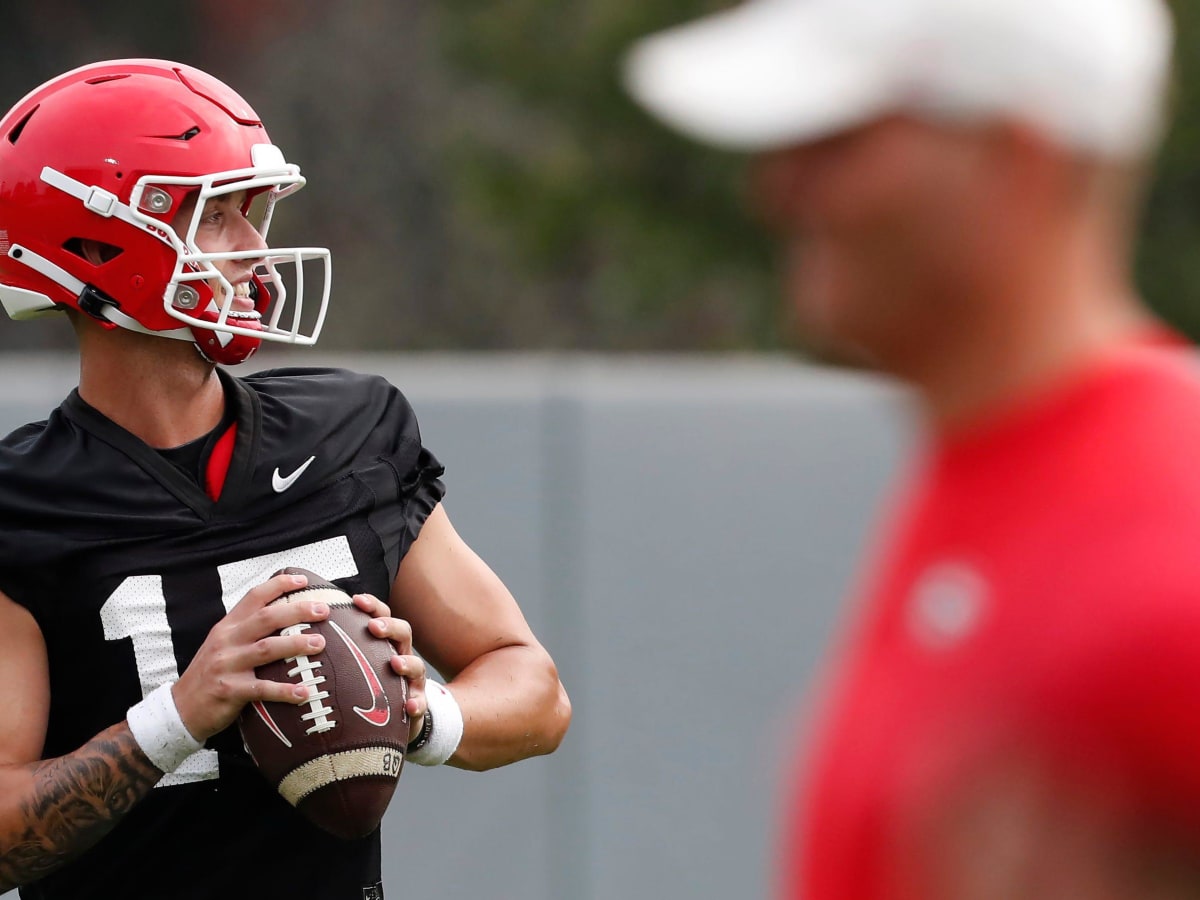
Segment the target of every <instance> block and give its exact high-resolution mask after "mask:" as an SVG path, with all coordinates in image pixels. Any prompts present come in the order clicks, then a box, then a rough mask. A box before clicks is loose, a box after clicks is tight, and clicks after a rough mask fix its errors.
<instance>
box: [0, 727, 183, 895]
mask: <svg viewBox="0 0 1200 900" xmlns="http://www.w3.org/2000/svg"><path fill="white" fill-rule="evenodd" d="M30 775H31V779H30V783H29V785H28V787H27V788H26V790H25V793H26V796H25V797H23V798H22V799H21V800H19V801H18V803H19V807H20V813H19V817H20V822H19V824H17V825H16V826H15V827H14V828H12V829H11V830H10V831H8V833H6V834H0V848H3V852H2V853H0V891H3V890H7V889H8V888H10V887H16V886H17V885H21V884H27V883H28V882H31V881H36V880H37V879H39V878H41V877H43V876H45V875H47V874H49V873H50V872H51V871H53V870H54V869H57V868H58V867H59V866H60V865H62V864H63V863H64V862H66V861H67V860H69V859H72V858H73V857H75V856H77V855H79V854H80V853H82V852H83V851H84V850H86V849H88V848H89V847H91V846H92V845H93V844H95V843H96V842H97V841H99V840H100V839H101V838H102V837H104V835H106V834H108V832H109V831H111V830H112V828H113V827H114V826H115V825H116V824H117V822H119V821H120V820H121V818H122V817H124V815H125V814H126V813H127V812H129V810H130V809H131V808H132V807H133V806H134V804H136V803H137V802H138V801H139V800H141V799H142V798H143V797H145V796H146V794H148V793H149V792H150V790H151V788H153V787H154V785H155V784H157V783H158V780H159V779H160V778H162V772H160V771H159V770H158V769H157V768H155V766H154V764H153V763H151V762H150V761H149V760H148V759H146V755H145V754H144V753H143V752H142V750H141V748H140V747H139V746H138V745H137V742H136V741H134V739H133V735H132V734H131V733H130V731H129V726H127V725H126V724H125V723H123V722H122V723H121V724H119V725H114V726H113V727H112V728H109V729H108V730H106V731H103V732H101V733H100V734H99V735H97V736H96V737H95V738H93V739H92V740H90V741H88V743H86V744H84V745H83V746H82V747H80V748H79V749H78V750H76V751H75V752H74V753H70V754H68V755H66V756H61V757H59V758H57V759H50V760H44V761H42V762H39V763H36V764H34V765H33V766H31V767H30Z"/></svg>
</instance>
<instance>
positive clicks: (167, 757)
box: [125, 682, 204, 774]
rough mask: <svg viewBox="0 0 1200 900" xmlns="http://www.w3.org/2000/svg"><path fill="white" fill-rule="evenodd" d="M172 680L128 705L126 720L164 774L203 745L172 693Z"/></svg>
mask: <svg viewBox="0 0 1200 900" xmlns="http://www.w3.org/2000/svg"><path fill="white" fill-rule="evenodd" d="M171 684H172V683H171V682H168V683H167V684H164V685H162V686H161V687H157V688H155V689H154V690H153V691H151V692H150V693H149V694H147V695H146V696H145V697H143V698H142V702H141V703H135V704H134V705H133V706H131V707H129V714H128V715H127V716H126V718H125V721H126V722H128V723H129V730H130V731H131V732H133V739H134V740H135V741H137V743H138V746H139V747H141V748H142V752H143V753H145V754H146V756H147V758H148V759H149V760H150V762H152V763H154V765H155V766H157V767H158V768H159V769H161V770H162V771H163V773H164V774H165V773H168V772H174V771H175V770H176V769H178V768H179V766H180V765H181V764H182V763H183V761H184V760H185V759H187V758H188V757H189V756H191V755H192V754H193V753H195V752H196V751H197V750H199V749H200V748H201V747H203V746H204V745H203V744H202V743H201V742H200V741H198V740H196V739H195V738H194V737H192V734H191V732H190V731H188V730H187V726H186V725H184V724H183V719H181V718H180V717H179V709H178V708H177V707H176V706H175V697H174V696H173V695H172V694H171Z"/></svg>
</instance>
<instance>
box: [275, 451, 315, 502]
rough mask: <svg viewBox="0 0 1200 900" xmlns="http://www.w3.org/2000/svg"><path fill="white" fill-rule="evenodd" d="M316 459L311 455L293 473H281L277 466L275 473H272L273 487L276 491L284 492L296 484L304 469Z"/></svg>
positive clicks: (278, 492)
mask: <svg viewBox="0 0 1200 900" xmlns="http://www.w3.org/2000/svg"><path fill="white" fill-rule="evenodd" d="M314 459H316V457H315V456H310V457H309V458H308V459H306V460H305V461H304V462H303V463H302V464H301V466H300V468H298V469H297V470H296V471H295V472H293V473H292V474H291V475H286V476H285V475H280V474H279V469H278V468H276V469H275V472H274V474H272V475H271V487H273V488H275V493H277V494H282V493H283V492H284V491H286V490H287V489H288V488H290V487H291V486H292V485H293V484H295V483H296V479H297V478H299V477H300V476H301V475H303V474H304V470H305V469H307V468H308V467H309V466H310V465H312V461H313V460H314Z"/></svg>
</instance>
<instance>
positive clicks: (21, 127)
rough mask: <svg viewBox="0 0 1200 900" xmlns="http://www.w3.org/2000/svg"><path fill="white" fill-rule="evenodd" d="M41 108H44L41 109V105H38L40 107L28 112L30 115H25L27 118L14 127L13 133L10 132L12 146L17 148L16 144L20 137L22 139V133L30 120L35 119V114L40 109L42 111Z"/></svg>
mask: <svg viewBox="0 0 1200 900" xmlns="http://www.w3.org/2000/svg"><path fill="white" fill-rule="evenodd" d="M41 108H42V107H41V104H38V105H37V106H35V107H34V108H33V109H31V110H30V111H29V112H28V113H27V114H26V115H25V117H24V118H23V119H21V121H20V122H18V123H17V124H16V125H14V126H13V129H12V131H10V132H9V133H8V142H9V143H10V144H12V145H13V146H14V147H15V146H16V144H17V141H18V140H19V139H20V137H21V132H22V131H24V130H25V126H26V125H28V124H29V120H30V119H32V118H33V114H34V113H35V112H37V111H38V110H39V109H41Z"/></svg>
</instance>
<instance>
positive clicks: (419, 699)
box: [392, 654, 429, 718]
mask: <svg viewBox="0 0 1200 900" xmlns="http://www.w3.org/2000/svg"><path fill="white" fill-rule="evenodd" d="M392 670H393V671H394V672H395V673H396V674H397V675H402V676H404V678H405V679H407V680H408V699H407V700H406V701H405V703H404V709H405V711H406V712H407V713H408V715H409V718H418V717H420V716H423V715H425V710H426V709H427V708H428V703H427V702H426V699H425V681H426V679H427V678H428V677H429V667H428V666H426V664H425V660H423V659H421V657H419V656H413V655H411V654H406V655H397V656H393V657H392Z"/></svg>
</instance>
